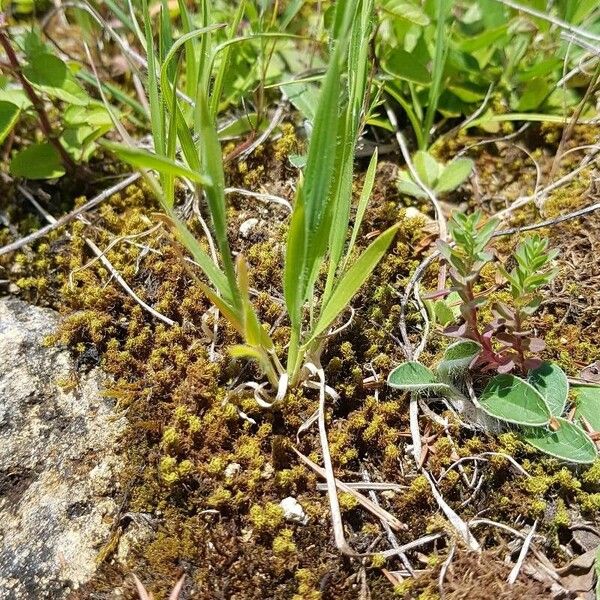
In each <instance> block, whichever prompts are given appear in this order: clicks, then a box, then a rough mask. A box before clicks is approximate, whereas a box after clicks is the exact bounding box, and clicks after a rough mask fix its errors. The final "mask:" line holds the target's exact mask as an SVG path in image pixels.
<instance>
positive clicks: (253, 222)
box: [240, 218, 258, 238]
mask: <svg viewBox="0 0 600 600" xmlns="http://www.w3.org/2000/svg"><path fill="white" fill-rule="evenodd" d="M257 225H258V219H256V218H252V219H246V220H245V221H244V222H243V223H242V224H241V225H240V235H241V236H242V237H243V238H247V237H248V235H250V231H252V229H253V228H254V227H256V226H257Z"/></svg>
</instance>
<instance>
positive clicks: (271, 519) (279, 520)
mask: <svg viewBox="0 0 600 600" xmlns="http://www.w3.org/2000/svg"><path fill="white" fill-rule="evenodd" d="M249 518H250V523H251V524H252V527H253V528H254V529H255V530H256V532H257V533H259V534H261V533H273V532H275V531H276V530H277V529H279V527H281V525H282V524H283V509H282V508H281V506H279V505H277V504H273V503H272V502H267V503H266V504H264V505H260V504H255V505H253V506H252V507H251V508H250V513H249Z"/></svg>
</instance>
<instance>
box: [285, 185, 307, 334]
mask: <svg viewBox="0 0 600 600" xmlns="http://www.w3.org/2000/svg"><path fill="white" fill-rule="evenodd" d="M305 229H306V224H305V216H304V203H303V202H302V181H300V182H299V183H298V188H297V193H296V201H295V203H294V212H293V213H292V218H291V221H290V228H289V230H288V236H287V245H286V254H285V265H284V272H283V295H284V298H285V304H286V308H287V311H288V315H289V317H290V321H291V324H292V329H294V330H295V331H296V332H297V333H298V334H299V332H300V325H301V322H302V305H303V304H304V297H303V295H302V289H303V288H302V285H301V284H300V282H299V279H300V278H301V277H302V271H303V269H304V263H305V254H306V234H305Z"/></svg>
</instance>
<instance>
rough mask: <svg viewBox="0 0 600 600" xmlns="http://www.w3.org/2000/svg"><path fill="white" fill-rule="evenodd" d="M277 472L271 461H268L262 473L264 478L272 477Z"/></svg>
mask: <svg viewBox="0 0 600 600" xmlns="http://www.w3.org/2000/svg"><path fill="white" fill-rule="evenodd" d="M274 474H275V469H274V468H273V465H272V464H271V463H267V464H266V465H265V466H264V468H263V470H262V471H261V473H260V476H261V478H262V479H271V477H273V475H274Z"/></svg>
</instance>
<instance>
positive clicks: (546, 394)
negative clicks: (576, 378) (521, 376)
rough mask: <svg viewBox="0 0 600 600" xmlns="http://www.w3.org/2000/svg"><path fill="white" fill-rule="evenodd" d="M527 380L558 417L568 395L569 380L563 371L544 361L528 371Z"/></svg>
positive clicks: (561, 412)
mask: <svg viewBox="0 0 600 600" xmlns="http://www.w3.org/2000/svg"><path fill="white" fill-rule="evenodd" d="M530 349H531V348H530ZM527 381H529V383H531V385H532V386H533V387H534V388H535V389H536V390H537V391H538V392H539V393H540V394H541V395H542V397H543V398H544V400H545V401H546V404H547V405H548V408H549V409H550V412H551V413H552V414H553V415H554V416H555V417H560V416H561V415H562V414H563V412H564V411H565V406H566V404H567V398H568V396H569V381H568V380H567V376H566V375H565V373H564V371H563V370H562V369H561V368H560V367H559V366H558V365H555V364H553V363H548V362H545V363H542V364H541V365H540V366H539V367H538V368H537V369H533V370H532V371H529V374H528V376H527Z"/></svg>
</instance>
